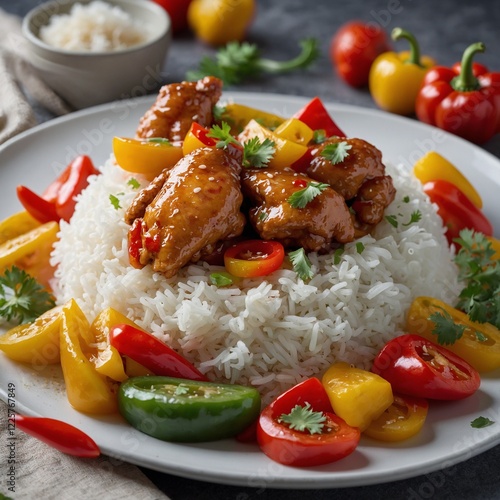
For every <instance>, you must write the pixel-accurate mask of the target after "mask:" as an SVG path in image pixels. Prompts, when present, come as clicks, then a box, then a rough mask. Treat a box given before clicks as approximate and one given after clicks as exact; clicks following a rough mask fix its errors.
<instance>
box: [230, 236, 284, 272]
mask: <svg viewBox="0 0 500 500" xmlns="http://www.w3.org/2000/svg"><path fill="white" fill-rule="evenodd" d="M284 258H285V249H284V248H283V245H282V244H281V243H279V242H277V241H271V240H269V241H268V240H247V241H242V242H241V243H236V244H235V245H233V246H231V247H229V248H228V249H227V250H226V252H225V253H224V265H225V266H226V269H227V271H228V273H230V274H232V275H233V276H237V277H239V278H254V277H256V276H266V275H268V274H270V273H272V272H273V271H276V269H279V268H280V267H281V264H283V260H284Z"/></svg>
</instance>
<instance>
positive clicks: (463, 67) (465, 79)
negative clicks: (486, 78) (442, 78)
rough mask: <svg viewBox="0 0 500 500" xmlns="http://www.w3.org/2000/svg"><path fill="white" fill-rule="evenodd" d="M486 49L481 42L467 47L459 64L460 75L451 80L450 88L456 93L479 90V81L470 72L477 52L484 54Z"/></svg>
mask: <svg viewBox="0 0 500 500" xmlns="http://www.w3.org/2000/svg"><path fill="white" fill-rule="evenodd" d="M485 50H486V47H485V46H484V43H483V42H476V43H473V44H472V45H469V46H468V47H467V48H466V49H465V51H464V54H463V56H462V61H461V62H460V74H459V75H458V76H456V77H455V78H453V80H452V81H451V86H452V87H453V88H454V89H455V90H456V91H458V92H470V91H473V90H478V89H480V88H481V84H480V83H479V80H478V79H477V78H476V77H475V76H474V72H473V70H472V63H473V58H474V56H475V54H476V53H477V52H484V51H485Z"/></svg>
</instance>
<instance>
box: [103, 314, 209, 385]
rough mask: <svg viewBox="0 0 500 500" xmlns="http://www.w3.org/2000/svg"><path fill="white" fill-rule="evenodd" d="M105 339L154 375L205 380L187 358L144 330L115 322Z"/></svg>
mask: <svg viewBox="0 0 500 500" xmlns="http://www.w3.org/2000/svg"><path fill="white" fill-rule="evenodd" d="M109 342H110V344H111V345H112V346H113V347H114V348H115V349H117V350H118V352H119V353H120V354H122V355H124V356H128V357H129V358H132V359H133V360H134V361H136V362H137V363H140V364H141V365H142V366H144V367H145V368H147V369H148V370H151V371H152V372H153V373H154V374H155V375H162V376H166V377H175V378H185V379H189V380H200V381H204V382H207V381H208V379H207V377H205V375H203V374H202V373H201V372H199V371H198V370H197V369H196V368H195V367H194V366H193V365H192V364H191V363H190V362H189V361H187V360H186V359H184V358H183V357H182V356H181V355H180V354H178V353H177V352H175V351H174V350H173V349H172V348H171V347H169V346H168V345H167V344H165V343H163V342H162V341H161V340H159V339H157V338H156V337H154V336H153V335H151V334H150V333H147V332H145V331H144V330H139V329H138V328H135V327H133V326H131V325H126V324H119V325H115V326H113V327H112V328H111V329H110V331H109Z"/></svg>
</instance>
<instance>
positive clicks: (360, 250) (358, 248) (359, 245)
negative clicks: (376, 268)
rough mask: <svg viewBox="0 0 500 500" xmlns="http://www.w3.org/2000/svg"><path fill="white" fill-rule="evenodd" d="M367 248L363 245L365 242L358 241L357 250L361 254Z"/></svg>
mask: <svg viewBox="0 0 500 500" xmlns="http://www.w3.org/2000/svg"><path fill="white" fill-rule="evenodd" d="M364 249H365V246H364V245H363V243H362V242H361V241H358V242H357V243H356V252H358V253H359V254H361V253H363V250H364Z"/></svg>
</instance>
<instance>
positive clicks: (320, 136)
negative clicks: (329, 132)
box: [312, 129, 328, 144]
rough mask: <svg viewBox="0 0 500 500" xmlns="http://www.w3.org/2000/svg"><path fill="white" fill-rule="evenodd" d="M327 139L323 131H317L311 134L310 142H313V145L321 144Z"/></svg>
mask: <svg viewBox="0 0 500 500" xmlns="http://www.w3.org/2000/svg"><path fill="white" fill-rule="evenodd" d="M327 139H328V137H327V136H326V132H325V131H324V129H317V130H315V131H314V132H313V138H312V142H314V144H321V143H323V142H325V141H326V140H327Z"/></svg>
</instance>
